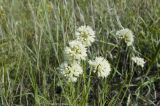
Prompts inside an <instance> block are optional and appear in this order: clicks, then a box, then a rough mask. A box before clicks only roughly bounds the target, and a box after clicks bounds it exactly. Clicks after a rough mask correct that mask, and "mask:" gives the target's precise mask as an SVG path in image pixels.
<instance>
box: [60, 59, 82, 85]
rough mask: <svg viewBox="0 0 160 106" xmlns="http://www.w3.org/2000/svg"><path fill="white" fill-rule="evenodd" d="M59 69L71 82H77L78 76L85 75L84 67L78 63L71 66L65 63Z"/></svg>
mask: <svg viewBox="0 0 160 106" xmlns="http://www.w3.org/2000/svg"><path fill="white" fill-rule="evenodd" d="M59 69H60V71H61V73H62V75H64V76H65V77H67V79H68V80H69V81H71V82H76V81H77V78H78V76H79V75H80V74H82V73H83V69H82V67H81V66H80V65H79V64H78V63H76V62H73V63H71V64H69V63H68V62H64V63H62V64H61V65H60V67H59Z"/></svg>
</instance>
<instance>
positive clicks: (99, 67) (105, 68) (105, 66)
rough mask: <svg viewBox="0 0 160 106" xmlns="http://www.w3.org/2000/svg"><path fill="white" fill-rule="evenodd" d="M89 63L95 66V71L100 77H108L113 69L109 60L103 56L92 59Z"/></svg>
mask: <svg viewBox="0 0 160 106" xmlns="http://www.w3.org/2000/svg"><path fill="white" fill-rule="evenodd" d="M89 64H90V65H91V66H92V67H93V69H94V70H93V72H94V73H97V74H98V77H102V78H104V77H107V76H108V75H109V73H110V71H111V66H110V64H109V62H108V61H107V60H106V59H105V58H103V57H96V58H95V60H93V61H91V60H90V61H89Z"/></svg>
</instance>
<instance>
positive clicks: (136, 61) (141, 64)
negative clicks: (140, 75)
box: [131, 57, 145, 68]
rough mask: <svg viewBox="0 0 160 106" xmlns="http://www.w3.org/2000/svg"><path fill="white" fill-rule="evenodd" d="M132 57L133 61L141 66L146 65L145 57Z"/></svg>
mask: <svg viewBox="0 0 160 106" xmlns="http://www.w3.org/2000/svg"><path fill="white" fill-rule="evenodd" d="M131 59H132V61H133V62H134V63H136V64H137V65H138V66H141V67H142V68H143V67H144V64H145V61H144V59H143V58H140V57H132V58H131Z"/></svg>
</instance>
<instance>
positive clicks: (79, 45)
mask: <svg viewBox="0 0 160 106" xmlns="http://www.w3.org/2000/svg"><path fill="white" fill-rule="evenodd" d="M75 35H76V39H75V40H72V41H70V42H69V45H68V46H66V47H65V48H64V56H65V62H64V63H62V64H61V65H60V67H59V69H60V71H61V73H62V75H64V76H65V77H66V78H67V79H68V80H69V81H72V82H75V81H77V78H78V77H79V75H81V74H82V73H83V69H82V67H81V65H80V61H81V60H86V57H87V47H88V46H91V44H92V43H93V42H94V41H95V32H94V31H93V29H92V28H91V27H90V26H81V27H79V28H78V29H77V30H76V32H75Z"/></svg>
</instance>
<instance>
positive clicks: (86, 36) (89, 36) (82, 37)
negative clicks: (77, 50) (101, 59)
mask: <svg viewBox="0 0 160 106" xmlns="http://www.w3.org/2000/svg"><path fill="white" fill-rule="evenodd" d="M75 35H76V38H77V39H78V40H79V41H81V42H82V43H83V45H85V46H91V43H93V42H94V41H95V32H94V31H93V30H92V28H91V27H90V26H81V27H79V28H78V29H77V31H76V34H75Z"/></svg>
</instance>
